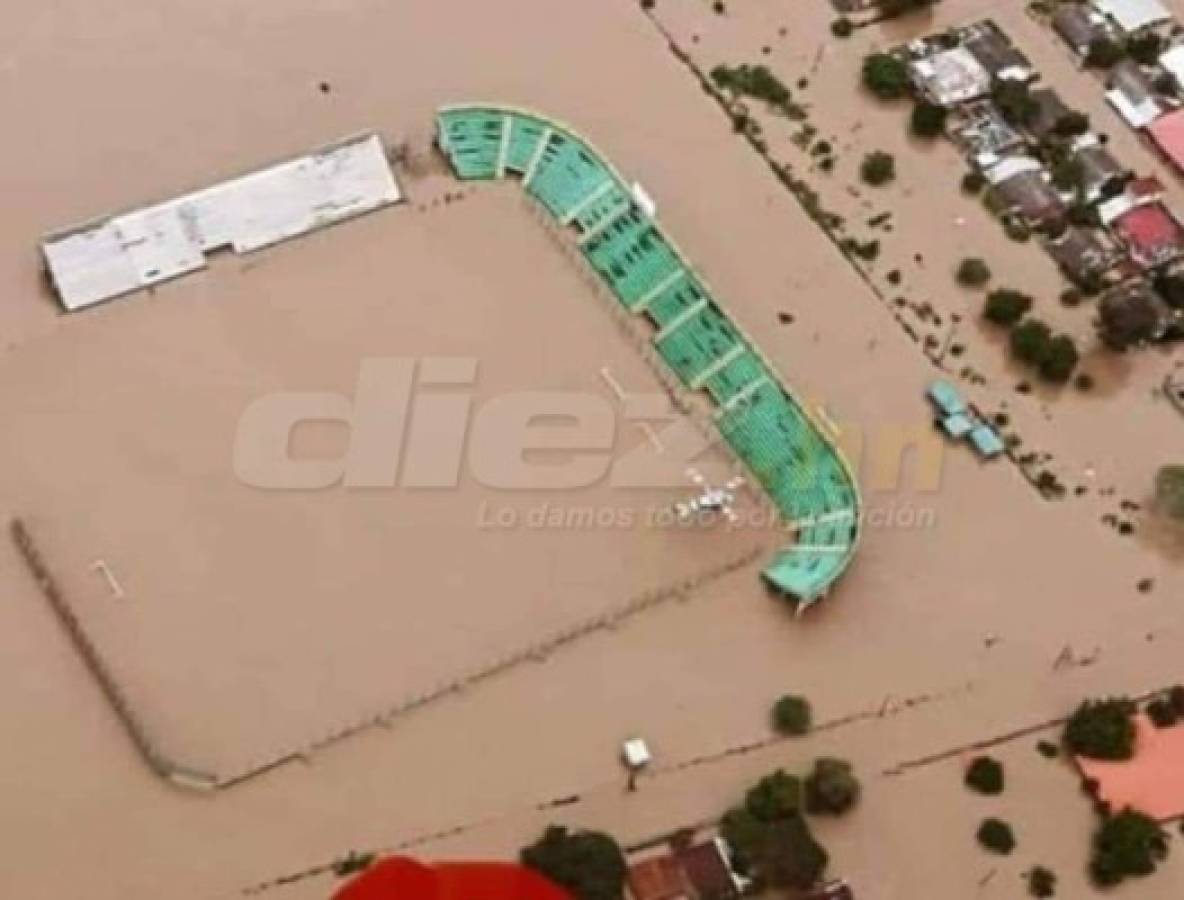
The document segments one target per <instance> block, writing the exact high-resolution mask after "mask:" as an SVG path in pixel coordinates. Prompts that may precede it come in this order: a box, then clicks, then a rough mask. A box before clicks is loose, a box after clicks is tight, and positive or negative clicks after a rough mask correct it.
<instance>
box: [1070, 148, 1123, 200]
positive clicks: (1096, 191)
mask: <svg viewBox="0 0 1184 900" xmlns="http://www.w3.org/2000/svg"><path fill="white" fill-rule="evenodd" d="M1073 149H1074V155H1075V156H1076V158H1077V161H1078V162H1079V163H1080V164H1081V194H1082V199H1083V200H1085V202H1086V203H1088V204H1091V205H1092V204H1094V203H1098V202H1100V201H1102V200H1104V199H1106V198H1107V197H1113V196H1116V195H1117V194H1120V193H1121V192H1122V188H1123V186H1124V185H1125V184H1126V183H1127V182H1128V181H1130V179H1131V178H1132V177H1133V175H1134V173H1133V172H1131V170H1130V169H1128V168H1127V167H1126V166H1124V165H1123V164H1122V163H1120V162H1119V161H1118V160H1117V159H1116V158H1115V157H1114V154H1112V153H1111V152H1110V151H1109V150H1108V149H1106V147H1105V146H1104V145H1103V144H1102V142H1101V141H1099V140H1098V137H1097V135H1094V134H1085V135H1082V136H1081V137H1079V138H1077V140H1076V141H1074V143H1073Z"/></svg>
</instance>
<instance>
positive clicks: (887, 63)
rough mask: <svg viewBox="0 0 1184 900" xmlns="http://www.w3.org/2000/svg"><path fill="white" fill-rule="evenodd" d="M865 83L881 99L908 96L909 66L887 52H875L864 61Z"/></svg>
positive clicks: (896, 98) (909, 84)
mask: <svg viewBox="0 0 1184 900" xmlns="http://www.w3.org/2000/svg"><path fill="white" fill-rule="evenodd" d="M863 85H864V87H866V88H867V89H868V90H869V91H871V92H872V93H873V94H875V95H876V96H877V97H879V98H880V99H881V100H899V99H901V98H902V97H906V96H908V93H909V89H910V87H911V83H910V81H909V70H908V66H906V65H905V64H904V62H902V61H901V60H899V59H897V58H896V57H895V56H890V55H889V54H887V53H873V54H871V55H870V56H868V57H867V58H866V59H865V60H864V61H863Z"/></svg>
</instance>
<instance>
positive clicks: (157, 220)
mask: <svg viewBox="0 0 1184 900" xmlns="http://www.w3.org/2000/svg"><path fill="white" fill-rule="evenodd" d="M401 199H402V195H401V193H400V190H399V186H398V184H397V183H396V181H395V177H394V174H393V173H392V172H391V168H390V164H389V162H388V160H387V155H386V148H385V147H384V145H383V142H382V139H381V138H380V137H379V136H378V135H377V134H373V133H369V134H363V135H359V136H357V137H352V138H347V139H346V140H343V141H339V142H337V143H335V144H332V145H330V146H328V147H324V148H322V149H320V150H317V151H314V152H313V153H310V154H308V155H307V156H301V157H299V158H297V159H291V160H288V161H286V162H282V163H278V164H276V165H273V166H270V167H268V168H266V169H260V170H258V171H256V172H252V173H251V174H249V175H244V176H242V177H240V178H234V179H231V180H229V181H223V182H221V183H219V184H215V185H213V186H212V187H209V188H205V189H204V190H200V191H196V192H194V193H191V194H185V195H184V196H181V197H177V198H175V199H173V200H168V201H165V202H164V203H158V204H155V205H153V206H147V207H143V208H141V209H136V210H132V211H130V212H127V213H123V214H121V215H115V216H109V217H106V218H103V219H98V220H95V221H93V222H89V223H87V224H85V225H81V226H78V227H76V228H71V229H67V230H65V231H61V232H58V233H56V234H52V235H49V236H47V237H46V238H45V240H44V241H43V242H42V245H41V249H42V253H43V254H44V256H45V261H46V264H47V265H48V267H49V274H50V276H51V277H52V279H53V283H54V285H55V287H56V288H57V292H58V296H59V297H60V298H61V301H62V305H63V306H65V307H66V309H67V310H69V311H71V312H73V311H75V310H79V309H85V308H86V307H89V306H93V305H94V304H96V303H101V302H103V301H104V300H110V299H112V298H114V297H118V296H121V295H123V294H127V293H130V292H132V291H136V290H140V289H141V288H145V287H148V286H150V285H154V284H159V283H161V282H163V281H168V280H169V279H172V278H177V277H179V276H181V275H186V274H188V273H190V272H195V271H197V270H199V269H202V268H205V266H206V256H207V254H209V253H211V252H213V251H215V250H219V249H223V248H230V249H232V250H234V252H235V253H251V252H252V251H255V250H259V249H261V248H263V247H270V246H271V245H273V244H277V243H279V242H280V241H285V240H288V239H289V238H293V237H298V236H300V235H303V234H307V233H308V232H310V231H314V230H316V229H318V228H324V227H325V226H327V225H334V224H336V223H338V222H341V221H344V220H346V219H351V218H353V217H355V216H359V215H362V214H363V213H367V212H370V211H371V210H375V209H379V208H381V207H384V206H388V205H390V204H392V203H397V202H399V200H401Z"/></svg>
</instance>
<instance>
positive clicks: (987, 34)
mask: <svg viewBox="0 0 1184 900" xmlns="http://www.w3.org/2000/svg"><path fill="white" fill-rule="evenodd" d="M957 34H958V37H959V39H960V40H961V43H962V46H963V47H965V48H966V49H967V50H968V51H970V54H971V56H973V57H974V58H975V60H977V61H978V64H979V65H980V66H982V67H983V69H985V70H986V72H987V73H988V74H989V75H990V76H991V78H992V79H994V80H996V81H1022V82H1025V83H1026V82H1030V81H1034V80H1035V79H1036V77H1037V73H1036V70H1035V69H1033V68H1032V63H1031V61H1030V60H1029V59H1028V57H1026V56H1024V54H1023V53H1021V52H1020V50H1019V48H1017V47H1016V46H1015V44H1013V43H1012V42H1011V39H1010V38H1009V37H1008V36H1007V34H1006V33H1005V32H1004V31H1003V29H1001V28H1000V27H999V26H998V25H996V24H995V23H994V22H993V21H992V20H990V19H986V20H984V21H981V22H975V23H974V24H973V25H967V26H966V27H965V28H962V29H959V31H958V32H957Z"/></svg>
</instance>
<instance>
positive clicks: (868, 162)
mask: <svg viewBox="0 0 1184 900" xmlns="http://www.w3.org/2000/svg"><path fill="white" fill-rule="evenodd" d="M859 174H860V176H861V177H862V178H863V181H864V183H865V184H869V185H871V186H872V187H881V186H882V185H885V184H887V183H888V182H890V181H893V180H894V179H895V178H896V159H895V158H893V156H892V154H891V153H885V152H884V151H883V150H873V151H872V152H871V153H869V154H868V155H867V156H865V157H864V158H863V164H862V165H861V166H860V167H859Z"/></svg>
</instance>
